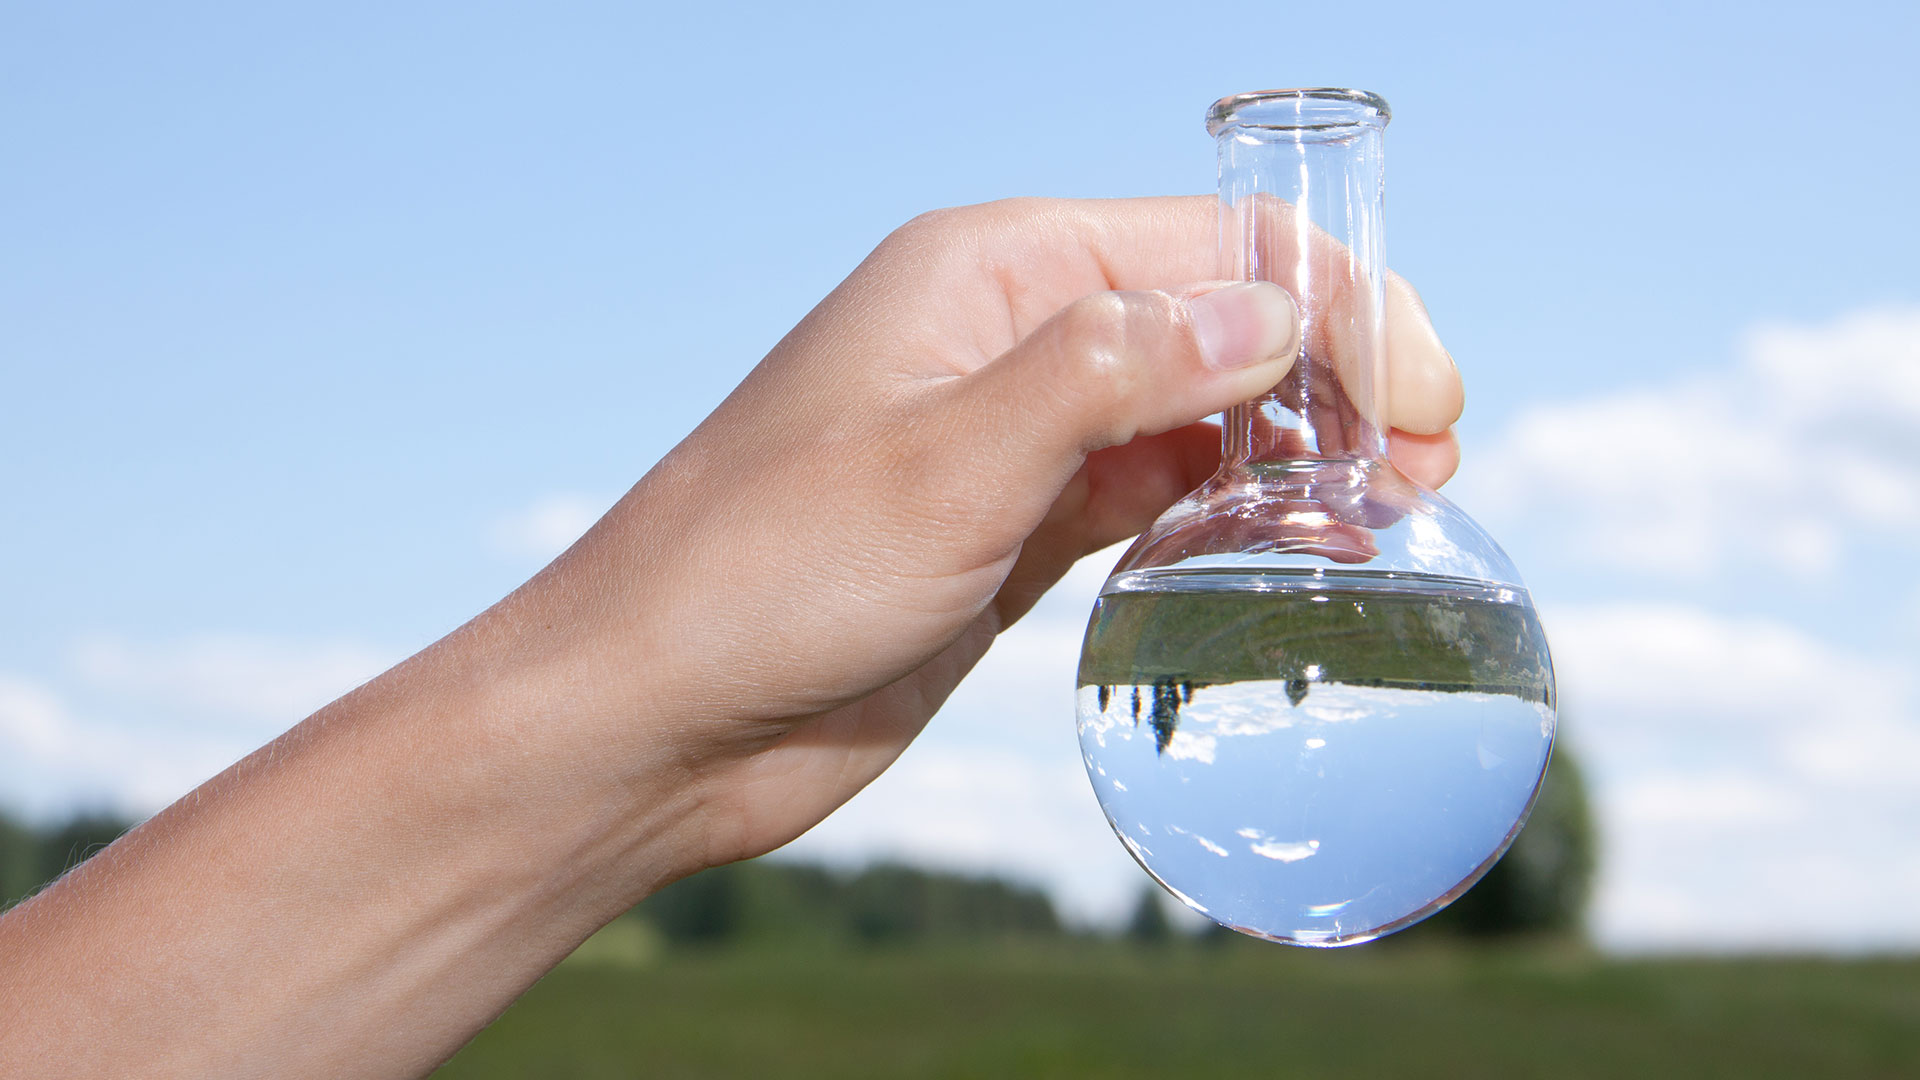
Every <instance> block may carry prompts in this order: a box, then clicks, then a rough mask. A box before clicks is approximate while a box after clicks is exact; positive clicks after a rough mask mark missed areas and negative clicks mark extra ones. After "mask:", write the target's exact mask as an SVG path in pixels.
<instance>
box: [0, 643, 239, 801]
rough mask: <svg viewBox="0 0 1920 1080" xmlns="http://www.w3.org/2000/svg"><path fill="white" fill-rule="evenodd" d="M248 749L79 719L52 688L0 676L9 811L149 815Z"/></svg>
mask: <svg viewBox="0 0 1920 1080" xmlns="http://www.w3.org/2000/svg"><path fill="white" fill-rule="evenodd" d="M245 749H251V747H250V746H249V747H245V748H242V749H239V750H236V749H234V748H233V747H232V746H231V744H230V740H223V739H219V738H208V737H206V736H205V735H204V734H201V733H196V732H192V731H181V730H179V729H177V728H175V727H173V726H171V725H149V726H146V727H122V726H116V725H111V724H103V723H100V722H97V721H93V720H90V719H88V718H86V717H83V716H81V715H80V714H79V713H78V712H77V711H76V710H75V709H74V707H73V705H72V703H71V702H70V701H69V700H67V699H66V698H65V697H64V696H62V695H61V694H60V693H58V692H57V691H56V690H54V689H53V688H52V687H49V686H47V685H45V684H44V683H41V682H38V681H36V680H33V679H30V678H27V677H24V676H20V675H15V674H8V673H0V792H4V793H5V795H6V802H7V804H8V808H9V809H18V810H24V811H26V812H28V813H30V814H35V815H43V816H44V815H55V814H61V813H68V812H71V811H72V810H73V809H75V808H78V807H87V808H100V809H110V810H113V811H115V812H118V813H122V814H128V815H132V816H144V815H146V814H149V813H151V812H153V811H154V810H156V809H158V808H159V807H161V806H164V805H166V804H167V803H169V802H172V801H173V800H174V799H176V798H178V797H179V796H180V795H182V794H184V793H185V792H187V791H189V790H191V789H192V788H193V787H194V785H196V784H198V783H200V782H201V781H202V780H205V779H206V778H207V777H209V776H212V775H213V774H215V773H216V772H218V771H220V770H221V769H222V768H225V767H226V766H227V765H228V764H230V763H232V762H233V761H234V760H235V759H236V758H237V757H239V755H240V753H243V752H244V750H245Z"/></svg>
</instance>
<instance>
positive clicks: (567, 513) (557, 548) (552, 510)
mask: <svg viewBox="0 0 1920 1080" xmlns="http://www.w3.org/2000/svg"><path fill="white" fill-rule="evenodd" d="M614 502H615V500H614V499H612V498H608V497H605V496H599V495H582V494H579V493H576V492H556V493H554V494H551V495H544V496H541V497H540V498H539V499H536V500H534V501H533V502H532V503H530V504H528V505H527V506H524V507H522V508H521V509H519V510H516V511H514V512H513V513H511V514H507V515H505V516H503V517H501V518H500V519H499V520H497V521H495V522H494V523H493V528H492V530H491V532H492V539H493V546H494V550H495V551H496V552H498V553H499V554H501V555H504V556H506V557H508V558H514V559H538V560H540V561H542V562H545V561H546V560H549V559H552V558H553V557H554V556H556V555H558V554H560V553H561V552H562V551H565V550H566V549H567V548H568V547H569V546H571V545H572V544H573V542H574V541H575V540H578V539H580V537H581V535H582V534H584V533H585V532H586V531H587V528H588V527H589V526H591V525H592V524H593V523H594V522H596V521H598V520H600V517H601V515H603V514H605V513H606V512H607V509H608V508H609V507H611V506H612V505H613V504H614Z"/></svg>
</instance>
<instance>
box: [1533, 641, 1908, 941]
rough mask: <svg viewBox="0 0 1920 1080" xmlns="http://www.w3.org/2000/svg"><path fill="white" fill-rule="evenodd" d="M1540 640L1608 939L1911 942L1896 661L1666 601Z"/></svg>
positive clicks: (1903, 740) (1902, 706)
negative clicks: (1577, 770) (1549, 652)
mask: <svg viewBox="0 0 1920 1080" xmlns="http://www.w3.org/2000/svg"><path fill="white" fill-rule="evenodd" d="M1548 631H1549V635H1550V636H1551V638H1552V640H1553V643H1554V648H1555V657H1556V663H1557V665H1558V667H1559V669H1560V675H1561V691H1562V701H1563V703H1564V704H1566V706H1567V710H1566V712H1565V713H1564V715H1563V728H1562V732H1563V736H1564V737H1565V738H1567V739H1568V740H1569V742H1570V743H1571V744H1572V745H1573V746H1574V748H1575V749H1576V750H1577V752H1578V755H1579V758H1580V760H1581V761H1582V762H1583V763H1584V764H1585V765H1586V766H1587V770H1588V772H1589V774H1590V776H1591V777H1592V779H1593V788H1594V794H1595V800H1596V804H1597V806H1596V809H1597V810H1598V813H1599V817H1600V824H1601V828H1602V832H1603V836H1604V838H1605V845H1604V850H1603V865H1602V881H1601V887H1600V889H1599V895H1598V896H1597V898H1596V904H1595V911H1594V930H1595V932H1596V934H1597V935H1598V936H1599V938H1600V939H1601V940H1602V941H1603V942H1604V943H1606V944H1609V945H1612V946H1615V947H1619V948H1625V949H1662V948H1686V949H1694V948H1760V949H1794V948H1839V949H1848V948H1867V947H1888V946H1901V947H1908V948H1911V947H1915V946H1920V874H1917V873H1914V872H1913V867H1915V866H1920V835H1916V827H1917V826H1920V722H1916V720H1917V718H1920V700H1916V694H1915V687H1914V678H1913V673H1912V672H1911V671H1910V670H1909V668H1910V665H1909V664H1907V663H1903V662H1899V661H1894V660H1884V659H1875V658H1873V657H1867V656H1861V655H1857V654H1856V653H1855V652H1853V651H1851V650H1848V649H1844V648H1840V647H1837V646H1834V645H1831V644H1829V643H1827V642H1824V641H1821V640H1820V639H1818V638H1816V637H1814V636H1812V635H1811V634H1809V633H1807V632H1805V631H1803V630H1801V629H1799V628H1797V627H1795V626H1793V625H1791V624H1788V623H1784V622H1780V621H1777V620H1771V619H1765V618H1757V617H1752V616H1741V617H1733V616H1726V615H1719V614H1715V613H1713V612H1710V611H1705V610H1700V609H1696V608H1689V607H1684V606H1679V605H1675V604H1672V603H1659V604H1613V605H1607V606H1601V607H1593V608H1575V609H1569V610H1566V611H1561V612H1558V613H1556V614H1554V615H1553V617H1552V618H1550V619H1549V620H1548ZM1829 913H1831V916H1832V917H1827V915H1828V914H1829Z"/></svg>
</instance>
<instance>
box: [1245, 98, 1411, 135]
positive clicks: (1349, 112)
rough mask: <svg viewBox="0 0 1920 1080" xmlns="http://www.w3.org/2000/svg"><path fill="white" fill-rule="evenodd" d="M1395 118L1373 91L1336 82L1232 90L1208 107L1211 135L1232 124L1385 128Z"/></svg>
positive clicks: (1284, 128)
mask: <svg viewBox="0 0 1920 1080" xmlns="http://www.w3.org/2000/svg"><path fill="white" fill-rule="evenodd" d="M1392 118H1393V110H1392V109H1390V108H1388V107H1387V102H1386V99H1385V98H1382V97H1381V96H1380V95H1379V94H1376V93H1373V92H1371V91H1368V90H1351V89H1345V88H1342V87H1336V86H1312V87H1297V88H1294V89H1289V90H1254V91H1250V92H1248V93H1245V94H1233V95H1230V96H1228V97H1223V98H1221V99H1220V100H1219V101H1216V102H1214V103H1213V107H1212V108H1210V109H1208V110H1207V134H1209V135H1216V136H1217V135H1219V134H1220V133H1221V132H1223V131H1225V130H1227V129H1228V128H1261V129H1267V130H1275V131H1334V130H1339V129H1342V128H1355V127H1373V128H1381V127H1385V126H1386V124H1387V121H1389V120H1391V119H1392Z"/></svg>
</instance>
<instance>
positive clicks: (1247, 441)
mask: <svg viewBox="0 0 1920 1080" xmlns="http://www.w3.org/2000/svg"><path fill="white" fill-rule="evenodd" d="M1316 368H1318V369H1319V370H1320V372H1321V374H1320V376H1319V381H1320V382H1322V383H1323V384H1326V385H1321V386H1320V387H1318V388H1317V389H1316V388H1315V387H1314V386H1313V385H1312V383H1313V382H1314V381H1315V371H1316ZM1370 413H1371V410H1369V409H1365V408H1362V406H1361V404H1360V403H1357V402H1355V401H1354V400H1353V399H1352V398H1351V397H1350V396H1349V395H1348V394H1347V392H1346V391H1345V389H1344V388H1343V387H1341V386H1340V385H1339V384H1338V381H1337V380H1331V379H1328V378H1327V377H1326V375H1325V365H1315V364H1313V363H1312V362H1311V361H1310V360H1309V359H1308V357H1307V356H1306V355H1305V353H1304V350H1303V352H1302V356H1301V360H1300V362H1298V363H1296V364H1295V365H1294V369H1293V371H1292V372H1290V373H1289V374H1288V375H1287V378H1286V379H1285V380H1283V381H1282V382H1281V383H1280V385H1279V386H1277V387H1275V388H1274V389H1273V390H1271V391H1269V392H1267V393H1265V394H1262V395H1261V396H1260V397H1258V398H1255V399H1254V400H1252V401H1249V402H1246V403H1245V404H1242V405H1235V406H1234V407H1233V408H1231V409H1228V410H1227V411H1226V412H1225V413H1223V414H1221V417H1220V463H1221V468H1222V469H1223V470H1225V471H1227V472H1229V473H1233V472H1258V471H1261V470H1263V469H1264V468H1265V467H1268V466H1280V465H1285V466H1291V465H1298V464H1307V463H1313V462H1330V461H1349V462H1369V461H1385V460H1386V458H1387V435H1386V429H1385V428H1384V427H1382V426H1381V425H1380V424H1379V423H1377V422H1376V421H1375V420H1374V419H1373V417H1372V416H1371V415H1370Z"/></svg>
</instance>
